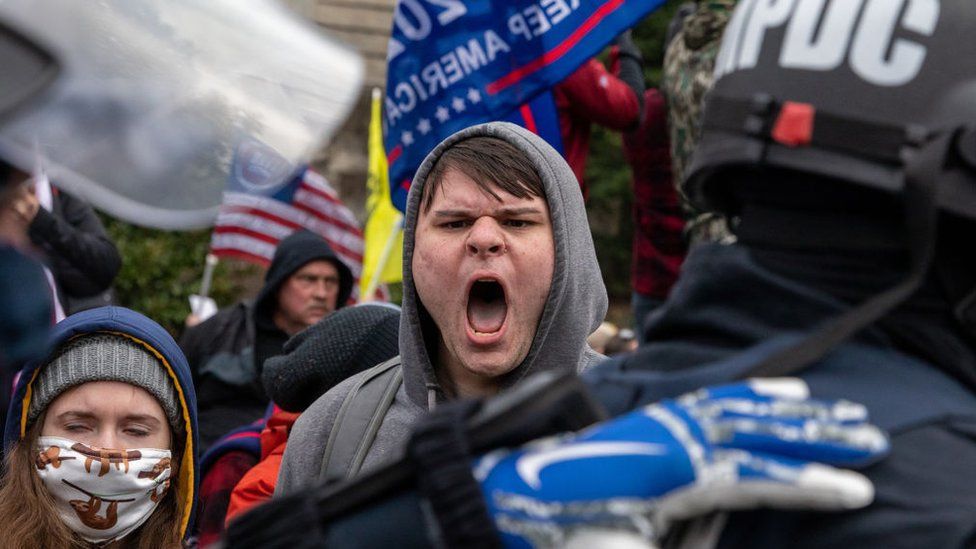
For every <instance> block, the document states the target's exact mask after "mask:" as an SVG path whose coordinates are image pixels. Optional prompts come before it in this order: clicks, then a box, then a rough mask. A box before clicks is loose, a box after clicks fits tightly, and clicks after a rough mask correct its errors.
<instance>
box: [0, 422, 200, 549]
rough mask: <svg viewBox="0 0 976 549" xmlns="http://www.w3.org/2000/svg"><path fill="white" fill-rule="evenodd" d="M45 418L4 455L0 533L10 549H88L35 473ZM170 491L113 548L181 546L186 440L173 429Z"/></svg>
mask: <svg viewBox="0 0 976 549" xmlns="http://www.w3.org/2000/svg"><path fill="white" fill-rule="evenodd" d="M43 423H44V420H43V417H42V418H40V419H38V420H37V421H35V422H34V425H33V426H32V427H31V428H30V429H29V430H28V432H27V436H26V437H25V438H23V439H21V440H20V441H18V442H17V443H16V444H15V445H14V446H13V447H11V448H9V450H10V452H9V453H8V454H7V457H6V470H5V471H4V474H3V479H2V481H0V532H2V535H3V538H4V541H3V546H4V547H6V548H8V549H36V548H43V549H85V548H88V547H90V546H91V544H89V543H88V542H86V541H84V540H83V539H81V538H79V537H78V536H76V535H75V534H74V532H72V531H71V529H70V528H68V526H67V525H66V524H65V523H64V521H62V520H61V517H60V515H59V514H58V511H57V508H56V507H55V504H54V499H53V498H52V497H51V494H50V492H48V490H47V488H46V487H45V486H44V482H43V481H42V480H41V477H40V476H39V475H38V474H37V473H36V472H35V471H34V467H35V465H34V454H35V451H36V449H35V448H34V441H36V440H37V437H38V435H39V434H40V432H41V425H42V424H43ZM173 441H174V442H173V459H172V468H173V469H172V475H171V480H170V483H171V484H170V489H169V490H168V491H167V493H166V496H165V497H164V498H163V501H162V502H160V504H159V506H158V507H156V510H155V511H154V512H153V514H152V516H150V517H149V519H148V520H147V521H146V522H145V523H144V524H143V525H142V526H141V527H139V529H138V530H136V531H135V532H133V533H132V534H129V535H128V536H126V537H125V538H123V539H122V540H121V541H120V542H119V543H118V545H116V544H114V543H113V544H112V545H111V547H120V548H121V547H124V548H137V549H152V548H156V547H163V548H166V549H173V548H178V547H182V539H181V538H182V536H181V535H180V517H182V516H183V513H184V512H186V510H184V509H183V499H184V498H183V497H181V494H182V491H183V490H184V489H185V487H183V486H180V480H179V471H178V469H179V463H180V458H181V457H182V454H183V444H182V441H181V440H180V439H179V437H178V436H177V435H176V433H174V436H173Z"/></svg>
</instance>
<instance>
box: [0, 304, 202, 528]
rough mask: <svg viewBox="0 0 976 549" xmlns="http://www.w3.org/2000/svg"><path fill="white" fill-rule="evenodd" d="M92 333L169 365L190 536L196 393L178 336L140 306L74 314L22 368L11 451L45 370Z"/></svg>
mask: <svg viewBox="0 0 976 549" xmlns="http://www.w3.org/2000/svg"><path fill="white" fill-rule="evenodd" d="M90 334H108V335H114V336H120V337H123V338H125V339H127V340H129V341H130V342H131V343H134V344H136V345H139V346H140V347H141V348H142V349H144V350H145V351H147V352H148V353H149V354H151V355H152V356H153V357H155V358H156V359H157V360H158V364H159V365H160V366H161V367H162V368H163V369H164V370H165V372H164V374H165V375H166V376H167V377H168V378H169V380H170V381H171V382H172V385H173V388H174V389H175V397H176V403H175V404H176V405H177V413H178V421H180V422H181V424H180V425H178V426H177V427H178V428H174V429H173V434H174V436H182V437H184V439H183V448H184V450H183V458H182V461H181V463H180V468H179V475H180V485H181V486H182V487H184V488H185V490H184V493H182V494H180V495H179V496H180V497H182V498H183V499H184V505H183V508H184V509H186V513H185V515H184V516H183V517H181V521H182V523H181V530H182V532H183V535H184V536H185V535H186V531H187V528H188V526H189V523H190V518H191V517H192V516H193V508H194V502H195V500H196V497H195V494H196V488H197V474H196V471H197V468H196V466H197V460H196V449H197V446H198V444H197V409H196V406H197V405H196V402H197V399H196V394H195V392H194V390H193V381H192V378H191V376H190V368H189V366H188V364H187V362H186V357H184V356H183V352H182V351H181V350H180V348H179V346H178V345H177V344H176V341H174V340H173V338H172V336H170V335H169V333H167V332H166V330H164V329H163V328H162V326H160V325H159V324H157V323H155V322H153V321H152V320H150V319H149V318H147V317H145V316H143V315H141V314H139V313H137V312H135V311H131V310H129V309H125V308H123V307H100V308H97V309H90V310H87V311H83V312H81V313H78V314H74V315H71V316H69V317H68V318H66V319H64V320H63V321H61V322H59V323H58V324H57V325H56V326H54V328H53V329H52V331H51V334H50V337H49V339H48V347H47V348H48V352H47V354H46V355H45V356H44V357H43V358H41V359H40V360H35V361H32V362H29V363H28V364H27V365H26V366H25V367H24V369H23V370H22V371H21V374H20V379H19V380H18V382H17V386H16V388H15V390H14V395H13V398H12V400H11V403H10V410H9V412H8V414H7V424H6V426H5V429H4V447H5V448H6V449H7V450H8V451H9V450H10V447H11V446H12V445H14V444H15V443H17V442H18V441H20V440H22V439H23V437H24V436H25V435H26V433H27V430H28V428H29V421H30V419H32V417H31V416H30V412H31V402H32V399H33V398H34V397H35V395H37V394H38V388H39V387H38V383H39V381H38V379H39V378H40V377H41V375H40V374H41V373H42V371H43V370H44V369H45V368H46V367H47V366H48V364H49V363H51V362H52V361H53V360H55V359H56V358H57V356H58V353H59V351H61V350H62V347H64V345H65V344H66V343H68V342H69V341H70V340H73V339H75V338H77V337H79V336H85V335H90ZM153 362H154V363H155V361H153ZM157 398H158V397H157ZM164 407H165V403H164Z"/></svg>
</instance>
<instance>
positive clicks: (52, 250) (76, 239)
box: [29, 187, 122, 315]
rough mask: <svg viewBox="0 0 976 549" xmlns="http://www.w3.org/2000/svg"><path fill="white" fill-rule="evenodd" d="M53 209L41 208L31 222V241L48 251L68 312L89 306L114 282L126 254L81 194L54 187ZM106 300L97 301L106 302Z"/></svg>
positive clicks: (60, 294)
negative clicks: (122, 256)
mask: <svg viewBox="0 0 976 549" xmlns="http://www.w3.org/2000/svg"><path fill="white" fill-rule="evenodd" d="M51 190H52V193H53V200H52V204H51V211H50V212H49V211H47V210H45V209H44V208H40V209H39V210H38V211H37V216H36V217H34V221H33V222H31V226H30V231H29V235H30V239H31V242H33V243H34V245H35V246H37V247H38V248H39V249H40V250H41V251H42V252H43V255H44V262H45V263H46V264H47V265H48V267H49V268H50V269H51V274H53V275H54V281H55V283H56V284H57V287H58V299H59V301H60V302H61V305H62V306H63V307H64V312H65V314H68V315H70V314H72V313H74V312H77V311H79V310H83V309H85V308H89V307H91V306H92V305H89V306H87V307H86V306H85V303H86V302H89V303H90V302H91V301H92V300H85V299H84V298H92V297H94V296H97V295H98V294H100V293H102V292H105V291H106V290H108V289H109V288H110V287H111V286H112V282H113V281H114V280H115V277H116V275H118V274H119V269H121V268H122V258H121V257H120V256H119V251H118V249H117V248H116V247H115V244H114V243H113V242H112V241H111V240H110V239H109V236H108V233H106V232H105V227H103V226H102V222H101V221H99V219H98V216H97V215H95V210H93V209H92V207H91V206H90V205H88V203H87V202H85V201H84V200H81V199H80V198H76V197H74V196H71V195H70V194H67V193H65V192H61V191H59V190H58V189H57V188H55V187H52V188H51ZM103 304H105V303H96V305H103Z"/></svg>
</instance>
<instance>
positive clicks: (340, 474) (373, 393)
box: [319, 357, 403, 482]
mask: <svg viewBox="0 0 976 549" xmlns="http://www.w3.org/2000/svg"><path fill="white" fill-rule="evenodd" d="M402 382H403V370H402V368H400V357H394V358H392V359H390V360H387V361H386V362H383V363H382V364H378V365H376V366H373V367H372V368H370V369H369V370H367V373H366V375H364V376H363V378H362V380H360V382H359V383H358V384H357V385H356V386H355V387H353V388H352V390H351V391H349V393H347V394H346V398H345V399H343V401H342V406H340V408H339V413H338V415H337V416H336V419H335V423H334V424H333V425H332V431H331V432H330V433H329V441H328V443H326V445H325V454H323V456H322V466H321V468H320V469H319V480H320V481H325V482H334V481H337V480H342V479H347V478H351V477H353V476H354V475H355V474H356V473H358V472H359V469H360V468H361V467H362V465H363V461H364V460H365V459H366V454H367V453H368V452H369V449H370V448H371V447H372V446H373V440H375V439H376V432H377V431H379V429H380V425H382V424H383V418H385V417H386V412H387V411H388V410H389V409H390V406H391V405H392V404H393V399H394V398H395V397H396V393H397V391H398V390H399V389H400V385H401V383H402Z"/></svg>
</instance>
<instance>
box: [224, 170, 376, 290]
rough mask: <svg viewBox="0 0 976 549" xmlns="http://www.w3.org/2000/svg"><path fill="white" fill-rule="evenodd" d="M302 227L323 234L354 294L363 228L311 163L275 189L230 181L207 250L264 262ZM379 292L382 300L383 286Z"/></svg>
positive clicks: (361, 262) (361, 267)
mask: <svg viewBox="0 0 976 549" xmlns="http://www.w3.org/2000/svg"><path fill="white" fill-rule="evenodd" d="M249 191H250V192H249ZM301 228H304V229H308V230H309V231H312V232H313V233H316V234H319V235H321V236H322V237H323V238H325V240H326V241H327V242H328V243H329V246H331V247H332V249H333V250H334V251H335V252H336V255H338V256H339V258H340V259H341V260H342V261H343V262H344V263H345V264H346V265H348V266H349V269H350V270H351V271H352V273H353V276H354V277H355V278H356V282H355V284H353V288H354V289H353V298H354V299H358V292H359V276H360V273H362V270H363V231H362V229H361V228H360V225H359V221H358V220H357V219H356V217H355V216H354V215H353V213H352V212H351V211H349V208H347V207H346V206H345V204H343V203H342V201H341V200H340V199H339V195H338V193H336V191H335V189H334V188H332V185H330V184H329V182H328V180H326V179H325V177H323V176H322V175H321V174H319V173H318V172H315V171H314V170H312V169H311V168H305V169H303V170H300V171H299V172H298V175H297V176H295V177H294V178H292V180H291V181H289V182H288V183H287V184H286V185H284V186H282V187H280V188H275V189H273V194H269V193H268V192H262V191H260V190H258V191H255V190H254V189H248V188H243V187H241V186H240V185H234V184H233V183H232V184H231V185H230V186H229V187H228V189H227V190H226V191H224V200H223V204H221V206H220V211H219V213H218V215H217V222H216V225H215V226H214V231H213V236H212V237H211V240H210V251H211V253H213V254H214V255H216V256H217V257H230V258H235V259H241V260H244V261H250V262H253V263H259V264H261V265H264V266H268V265H269V264H270V263H271V258H272V257H273V256H274V251H275V248H276V247H277V246H278V242H279V241H280V240H281V239H283V238H285V237H286V236H288V235H289V234H291V233H292V232H294V231H295V230H298V229H301ZM379 294H380V295H379V297H380V298H381V299H385V298H386V289H385V288H382V289H381V290H380V292H379Z"/></svg>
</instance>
